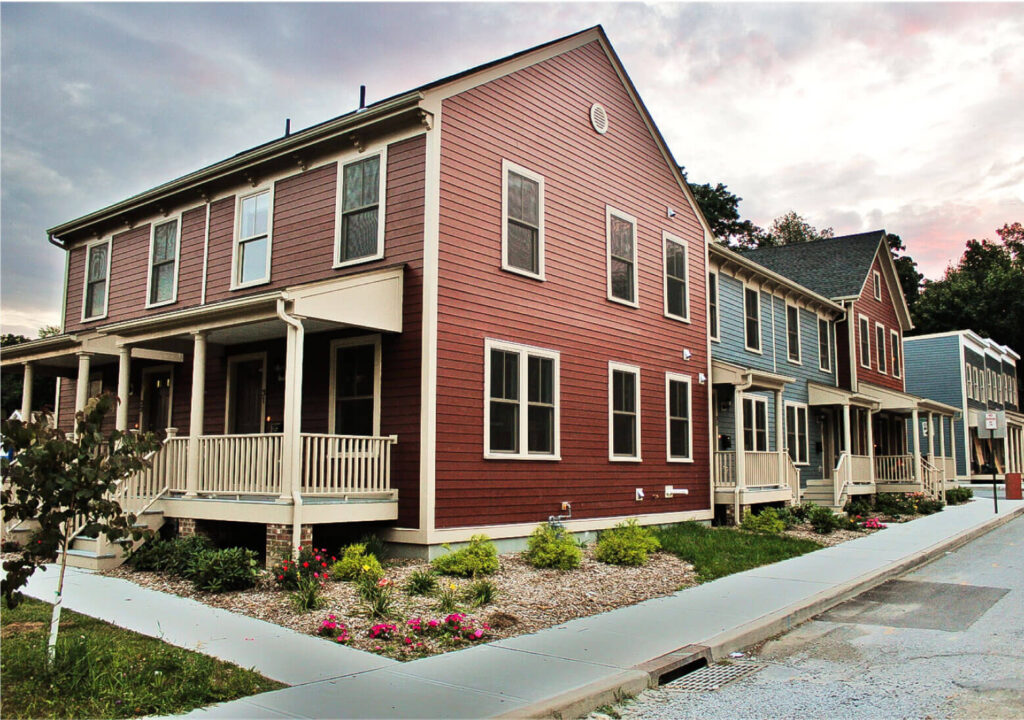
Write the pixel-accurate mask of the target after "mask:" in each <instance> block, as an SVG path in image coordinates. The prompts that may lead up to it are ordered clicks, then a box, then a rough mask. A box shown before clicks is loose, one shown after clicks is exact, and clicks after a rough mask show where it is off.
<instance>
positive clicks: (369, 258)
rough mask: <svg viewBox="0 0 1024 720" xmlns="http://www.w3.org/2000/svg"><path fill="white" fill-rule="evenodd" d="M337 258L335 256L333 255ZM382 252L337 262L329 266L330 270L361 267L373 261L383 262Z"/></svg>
mask: <svg viewBox="0 0 1024 720" xmlns="http://www.w3.org/2000/svg"><path fill="white" fill-rule="evenodd" d="M335 257H337V255H335ZM383 259H384V251H383V250H381V251H379V252H376V253H374V254H373V255H366V256H365V257H358V258H353V259H351V260H345V261H344V262H337V261H335V263H334V264H333V265H331V269H333V270H338V269H339V268H347V267H351V266H353V265H362V264H363V263H368V262H373V261H374V260H383Z"/></svg>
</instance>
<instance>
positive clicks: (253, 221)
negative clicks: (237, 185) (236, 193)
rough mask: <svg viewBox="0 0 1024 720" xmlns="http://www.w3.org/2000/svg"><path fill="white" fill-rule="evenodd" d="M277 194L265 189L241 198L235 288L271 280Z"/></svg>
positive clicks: (236, 240)
mask: <svg viewBox="0 0 1024 720" xmlns="http://www.w3.org/2000/svg"><path fill="white" fill-rule="evenodd" d="M272 204H273V193H272V192H271V191H270V190H261V191H260V192H256V193H253V194H251V195H245V196H243V197H241V198H239V200H238V229H237V231H236V232H237V236H236V239H235V273H234V275H235V276H234V283H233V287H235V288H241V287H248V286H249V285H258V284H259V283H264V282H267V281H269V280H270V223H271V217H270V213H271V205H272Z"/></svg>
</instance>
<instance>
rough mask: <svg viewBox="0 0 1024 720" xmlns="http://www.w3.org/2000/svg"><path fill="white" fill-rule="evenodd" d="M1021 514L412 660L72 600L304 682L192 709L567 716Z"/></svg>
mask: <svg viewBox="0 0 1024 720" xmlns="http://www.w3.org/2000/svg"><path fill="white" fill-rule="evenodd" d="M1022 513H1024V502H1021V501H1005V500H1002V499H1001V500H1000V502H999V514H998V515H996V514H994V513H993V508H992V503H991V501H990V500H976V501H974V502H971V503H968V504H966V505H961V506H956V507H948V508H946V509H945V510H944V511H943V512H941V513H937V514H936V515H931V516H928V517H925V518H921V519H919V520H916V521H914V522H912V523H908V524H905V525H890V526H889V528H888V529H886V530H885V531H883V532H879V533H875V534H873V535H870V536H867V537H863V538H859V539H857V540H853V541H850V542H847V543H843V544H842V545H839V546H836V547H832V548H826V549H824V550H819V551H817V552H814V553H811V554H809V555H804V556H801V557H798V558H793V559H791V560H786V561H784V562H779V563H775V564H774V565H769V566H765V567H761V568H756V569H754V570H748V571H747V572H743V573H738V574H736V575H731V576H729V577H725V578H722V579H720V580H716V581H714V582H711V583H707V584H704V585H700V586H698V587H694V588H689V589H687V590H683V591H681V592H678V593H675V594H674V595H670V596H667V597H662V598H656V599H653V600H649V601H647V602H644V603H640V604H638V605H634V606H631V607H626V608H620V609H618V610H613V611H611V612H607V613H602V614H601V615H595V616H592V617H587V618H581V619H579V620H574V621H571V622H568V623H565V624H563V625H559V626H556V627H553V628H549V629H547V630H543V631H540V632H537V633H533V634H531V635H522V636H519V637H515V638H510V639H508V640H501V641H497V642H493V643H490V644H487V645H481V646H477V647H473V648H469V649H466V650H461V651H458V652H452V653H447V654H445V655H438V656H434V657H430V658H425V659H422V660H416V661H413V662H409V663H398V662H395V661H392V660H388V659H384V658H380V657H377V656H376V655H370V654H367V653H363V652H360V651H358V650H353V649H351V648H346V647H342V646H337V645H333V644H331V643H328V642H325V641H323V640H320V639H318V638H314V637H310V636H304V635H300V634H298V633H294V632H292V631H290V630H287V629H284V628H280V627H277V626H275V625H271V624H269V623H264V622H261V621H258V620H252V619H250V618H245V617H240V616H238V615H233V614H231V613H228V612H225V611H222V610H216V609H211V608H207V607H206V606H203V605H200V604H198V603H195V602H192V601H189V600H185V599H182V598H177V597H173V596H168V595H164V594H161V593H156V592H153V591H147V590H145V589H142V588H138V587H137V586H134V585H132V584H131V583H128V582H125V581H121V580H115V579H111V578H104V577H100V576H95V575H91V574H88V573H79V572H76V573H74V574H72V575H71V576H70V578H69V579H68V581H67V583H68V584H69V590H68V592H67V593H66V595H65V605H66V607H68V608H70V609H72V610H77V611H79V612H84V613H87V614H89V615H94V616H96V617H101V618H103V619H106V620H110V621H111V622H116V623H117V624H118V625H122V626H125V627H129V628H131V629H134V630H138V631H139V632H143V633H146V634H149V635H156V636H160V637H163V638H164V639H165V640H167V641H168V642H172V643H174V644H177V645H182V646H184V647H191V648H197V649H199V650H201V651H202V652H206V653H208V654H211V655H215V656H217V657H221V658H223V659H225V660H230V661H231V662H235V663H237V664H239V665H242V666H244V667H255V668H256V669H257V670H259V671H260V672H262V673H264V674H266V675H267V676H269V677H273V678H275V679H279V680H281V681H283V682H287V683H290V684H299V683H303V684H302V686H301V687H292V688H286V689H284V690H278V691H275V692H271V693H265V694H262V695H256V696H253V697H249V698H243V699H241V700H236V701H233V702H229V703H224V704H222V705H216V706H213V707H210V708H205V709H202V710H197V711H194V712H193V713H191V714H190V715H189V716H188V717H196V718H325V717H337V718H428V717H429V718H435V717H436V718H449V717H450V718H456V717H489V716H496V715H513V716H544V715H551V714H554V713H560V714H561V715H562V716H564V717H572V716H574V715H578V714H585V713H586V712H588V711H589V710H591V709H592V708H594V707H596V706H598V705H601V704H603V703H605V702H610V701H613V700H615V699H616V695H617V694H632V693H636V692H639V691H640V690H642V689H643V688H645V687H647V686H648V685H649V684H652V683H657V680H658V678H659V677H660V676H661V675H662V674H664V673H666V672H670V671H671V670H672V669H674V668H675V667H677V666H678V665H680V664H681V663H686V662H688V661H691V660H694V659H697V658H700V657H705V658H707V659H709V660H712V661H713V660H717V659H718V658H720V657H722V656H723V655H725V654H727V653H729V652H731V651H732V650H735V649H738V648H741V647H744V646H746V645H749V644H751V643H755V642H758V641H760V640H763V639H765V638H767V637H770V636H771V635H774V634H776V633H778V632H782V631H784V630H786V629H787V628H789V627H791V626H793V625H795V624H797V623H800V622H802V621H804V620H806V619H807V618H809V617H812V616H814V615H816V614H818V613H820V612H822V611H824V610H825V609H827V608H829V607H831V606H832V605H835V604H837V603H839V602H842V601H843V600H845V599H847V598H849V597H852V596H853V595H856V594H858V593H859V592H862V591H864V590H866V589H868V588H870V587H873V586H874V585H877V584H879V583H881V582H884V581H885V580H888V579H890V578H891V577H895V576H897V575H899V574H902V573H903V572H905V571H907V570H909V569H911V568H913V567H915V566H917V565H920V564H922V563H924V562H927V561H928V560H930V559H932V558H934V557H937V556H939V555H941V554H943V553H945V552H949V551H951V550H952V549H955V548H956V547H959V546H960V545H962V544H963V543H965V542H967V541H969V540H970V539H972V538H974V537H977V536H978V535H981V534H983V533H985V532H987V531H989V530H991V529H993V528H994V527H997V526H998V525H1001V524H1003V523H1005V522H1008V521H1009V520H1011V519H1012V518H1013V517H1015V516H1018V515H1020V514H1022ZM51 574H52V575H54V576H55V573H46V575H51ZM71 583H74V585H73V587H74V591H72V590H71V587H72V585H71ZM52 585H53V581H52V580H51V579H44V578H43V577H40V578H38V579H35V578H34V579H33V581H32V583H31V585H30V588H29V594H31V595H33V596H35V597H39V598H41V599H50V598H52V592H53V589H52Z"/></svg>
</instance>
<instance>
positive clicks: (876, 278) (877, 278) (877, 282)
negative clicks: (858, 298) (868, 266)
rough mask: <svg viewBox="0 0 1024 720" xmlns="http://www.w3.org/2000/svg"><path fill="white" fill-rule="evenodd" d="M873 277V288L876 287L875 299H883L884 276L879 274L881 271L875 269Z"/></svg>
mask: <svg viewBox="0 0 1024 720" xmlns="http://www.w3.org/2000/svg"><path fill="white" fill-rule="evenodd" d="M871 279H872V285H873V286H874V287H873V289H874V297H875V300H881V299H882V276H881V275H880V274H879V272H878V271H877V270H874V271H872V273H871Z"/></svg>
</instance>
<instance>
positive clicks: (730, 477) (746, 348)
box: [708, 243, 843, 518]
mask: <svg viewBox="0 0 1024 720" xmlns="http://www.w3.org/2000/svg"><path fill="white" fill-rule="evenodd" d="M709 263H710V264H709V268H710V272H709V277H708V304H709V333H710V336H711V357H712V363H711V372H712V378H711V379H712V421H713V433H714V437H715V443H716V444H715V455H714V463H713V468H712V473H713V475H714V484H715V503H716V510H717V511H718V512H719V515H720V516H732V517H733V518H736V517H742V512H743V509H745V508H749V507H751V506H754V505H759V504H765V503H791V502H799V500H800V488H801V487H803V486H805V485H806V484H807V482H808V480H811V479H815V478H821V477H826V476H828V473H829V472H830V471H831V469H832V466H833V465H834V463H835V461H836V457H835V455H836V450H835V448H836V444H835V442H834V439H833V438H831V437H824V436H823V427H824V424H823V422H822V419H821V418H820V417H819V413H817V412H815V411H813V410H812V408H811V407H810V406H809V404H808V399H809V398H808V393H809V387H810V386H811V385H825V386H832V387H834V386H835V385H836V353H835V321H836V320H837V319H838V318H840V317H841V316H842V315H843V308H842V307H841V306H840V305H838V304H836V303H834V302H832V301H831V300H829V299H827V298H825V297H822V296H821V295H818V294H817V293H815V292H813V291H811V290H808V289H807V288H805V287H803V286H802V285H799V284H798V283H796V282H794V281H793V280H790V279H788V278H785V277H783V276H781V275H779V274H777V273H775V272H772V271H771V270H768V269H766V268H764V267H761V266H760V265H758V264H757V263H755V262H753V261H751V260H749V259H747V258H745V257H744V256H743V255H741V254H739V253H736V252H733V251H732V250H729V249H728V248H726V247H724V246H723V245H720V244H718V243H713V244H712V245H710V246H709Z"/></svg>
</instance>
